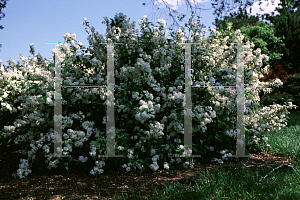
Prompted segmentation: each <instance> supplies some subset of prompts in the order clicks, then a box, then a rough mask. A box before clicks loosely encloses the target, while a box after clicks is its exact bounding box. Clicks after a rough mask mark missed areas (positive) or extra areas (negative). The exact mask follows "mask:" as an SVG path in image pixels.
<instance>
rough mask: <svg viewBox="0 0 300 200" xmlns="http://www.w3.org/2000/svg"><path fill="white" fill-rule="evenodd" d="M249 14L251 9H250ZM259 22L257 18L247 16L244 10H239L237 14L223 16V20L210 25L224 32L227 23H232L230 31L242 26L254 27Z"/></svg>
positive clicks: (216, 20) (217, 20)
mask: <svg viewBox="0 0 300 200" xmlns="http://www.w3.org/2000/svg"><path fill="white" fill-rule="evenodd" d="M250 12H251V9H250ZM258 21H259V17H258V16H254V15H250V16H249V15H248V14H247V10H246V9H242V8H239V12H238V13H230V16H225V17H224V19H222V20H220V19H217V18H216V19H215V22H213V23H212V24H213V25H215V26H216V27H217V30H220V29H223V30H225V29H226V28H227V26H228V23H229V22H231V23H232V26H231V27H232V29H234V30H237V29H240V28H241V27H243V26H247V25H248V24H249V25H250V26H255V25H256V23H257V22H258Z"/></svg>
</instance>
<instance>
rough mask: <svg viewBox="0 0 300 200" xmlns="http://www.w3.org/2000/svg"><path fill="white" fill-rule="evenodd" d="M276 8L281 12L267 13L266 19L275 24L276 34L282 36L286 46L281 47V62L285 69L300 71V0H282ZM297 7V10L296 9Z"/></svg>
mask: <svg viewBox="0 0 300 200" xmlns="http://www.w3.org/2000/svg"><path fill="white" fill-rule="evenodd" d="M279 5H281V6H282V8H279V7H277V8H276V9H275V10H277V11H278V12H279V14H278V15H276V16H274V13H272V16H270V15H266V19H267V20H269V21H270V22H271V23H273V25H274V29H275V35H276V36H277V37H282V38H283V42H284V44H285V46H283V47H281V48H280V53H283V57H282V59H281V63H282V64H283V67H284V68H285V70H286V71H287V72H288V73H289V74H291V73H294V72H295V71H296V73H299V72H300V64H299V63H300V57H299V45H300V8H299V1H296V2H294V1H293V0H281V3H279ZM295 8H297V11H294V9H295Z"/></svg>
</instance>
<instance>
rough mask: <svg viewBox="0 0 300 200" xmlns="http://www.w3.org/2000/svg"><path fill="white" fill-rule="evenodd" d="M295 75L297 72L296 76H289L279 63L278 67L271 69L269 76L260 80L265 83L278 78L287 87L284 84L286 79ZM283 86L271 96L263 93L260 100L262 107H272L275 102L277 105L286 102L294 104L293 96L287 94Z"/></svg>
mask: <svg viewBox="0 0 300 200" xmlns="http://www.w3.org/2000/svg"><path fill="white" fill-rule="evenodd" d="M295 74H296V72H294V74H288V73H287V72H286V71H285V70H284V68H283V67H282V65H280V64H279V62H278V61H277V64H276V66H275V67H274V68H273V69H271V71H270V72H269V73H268V74H267V75H264V77H263V78H260V79H259V80H260V81H263V82H268V81H270V80H273V79H276V78H278V79H280V80H281V81H282V82H283V86H284V85H285V84H284V82H285V80H286V78H287V77H288V76H292V75H295ZM283 86H281V88H276V89H275V90H274V91H273V92H272V93H270V94H265V95H263V93H261V94H260V99H261V102H262V105H264V106H267V105H271V104H273V102H275V103H277V104H283V102H284V101H285V100H289V101H293V102H294V100H293V95H291V94H287V93H285V92H284V91H286V90H285V89H284V87H283Z"/></svg>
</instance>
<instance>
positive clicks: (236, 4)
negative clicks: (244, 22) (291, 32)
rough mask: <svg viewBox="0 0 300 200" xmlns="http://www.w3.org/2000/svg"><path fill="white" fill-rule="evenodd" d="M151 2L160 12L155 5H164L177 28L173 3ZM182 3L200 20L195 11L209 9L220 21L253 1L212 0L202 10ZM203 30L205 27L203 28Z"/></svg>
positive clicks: (187, 1)
mask: <svg viewBox="0 0 300 200" xmlns="http://www.w3.org/2000/svg"><path fill="white" fill-rule="evenodd" d="M262 1H263V0H259V2H260V3H259V5H261V4H262ZM271 1H272V5H274V0H271ZM293 1H294V0H293ZM151 2H152V5H153V6H155V7H157V10H160V7H159V6H158V4H156V3H158V2H159V3H161V4H162V5H164V6H165V7H166V8H167V10H168V12H169V16H171V17H172V19H173V24H172V26H173V25H174V24H176V25H177V29H178V28H179V24H178V21H177V20H176V17H175V16H174V15H178V12H177V11H176V10H175V9H173V8H171V5H170V3H171V4H173V2H174V1H173V0H151ZM168 2H169V3H168ZM176 2H177V5H178V0H177V1H176ZM180 2H181V1H180ZM184 2H185V4H186V7H187V10H188V11H189V9H190V10H191V11H193V12H194V13H196V16H198V17H199V18H201V17H200V14H198V13H197V12H196V10H200V12H201V10H210V9H212V8H214V9H215V10H214V12H213V15H217V19H222V16H223V14H225V15H226V14H228V13H229V12H230V11H231V10H235V9H236V8H242V10H245V9H246V8H247V7H248V6H252V5H253V3H254V1H249V0H246V2H243V1H242V0H230V1H229V2H227V0H213V1H212V2H211V5H212V8H208V9H203V8H199V7H198V5H199V3H197V2H196V1H195V0H184ZM225 3H226V5H228V6H227V8H226V9H225V6H224V4H225ZM298 3H299V2H298ZM142 5H148V4H146V2H144V3H142ZM193 5H194V6H193ZM219 5H220V6H219ZM230 5H232V7H229V6H230ZM295 5H296V4H295ZM200 6H201V5H200ZM217 6H218V8H217ZM260 9H261V10H263V9H262V8H261V7H260ZM250 13H251V11H250ZM181 15H184V14H183V13H181ZM220 16H221V17H220ZM257 16H260V15H259V14H257ZM262 17H264V15H262ZM251 20H253V19H251ZM204 28H205V26H204Z"/></svg>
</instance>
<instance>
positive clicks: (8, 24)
mask: <svg viewBox="0 0 300 200" xmlns="http://www.w3.org/2000/svg"><path fill="white" fill-rule="evenodd" d="M166 1H167V2H168V3H169V4H170V5H171V6H172V8H174V9H177V11H178V13H184V14H188V16H190V11H189V12H188V11H187V7H186V4H185V3H184V1H183V0H182V1H180V0H178V6H176V5H177V0H166ZM144 2H146V5H145V6H143V5H142V3H144ZM196 2H198V3H200V5H199V7H200V8H203V9H209V8H211V9H209V10H201V11H197V13H198V14H200V16H201V17H202V18H201V23H203V24H204V25H205V26H206V28H204V29H203V30H207V31H208V32H207V34H206V37H207V36H208V35H210V31H209V26H210V27H214V26H213V24H212V22H214V19H215V18H216V16H215V15H213V12H214V8H212V6H211V1H199V0H197V1H196ZM230 2H231V3H232V2H233V1H232V0H230ZM258 2H259V1H255V3H254V4H253V5H252V14H253V15H256V13H259V14H263V13H271V12H272V11H274V10H275V7H277V6H278V3H279V0H276V1H274V5H271V1H270V0H269V6H266V4H267V3H268V2H265V1H263V4H261V5H260V6H259V5H258ZM156 3H157V5H161V4H160V2H159V1H157V2H156ZM231 6H232V5H231ZM259 7H262V8H263V9H264V11H263V12H262V11H260V10H259ZM161 8H164V9H163V10H164V11H165V12H164V11H161V9H160V10H157V7H155V6H153V5H152V2H151V1H150V0H106V1H104V0H85V1H82V0H81V1H80V0H63V1H61V0H22V1H20V0H19V1H13V0H9V1H7V5H6V8H5V9H3V10H2V12H3V13H4V14H5V17H4V18H2V19H1V21H0V24H1V25H2V26H3V27H4V29H2V30H0V38H1V39H0V44H2V48H0V50H1V52H0V60H2V61H3V64H4V66H8V62H7V60H9V58H12V60H14V61H16V62H17V61H21V59H20V58H19V54H21V55H22V56H24V57H29V56H30V57H32V55H30V53H29V50H30V48H29V45H30V44H31V43H34V48H35V53H36V54H37V53H40V54H41V55H42V56H43V58H47V59H48V60H50V58H51V57H52V56H53V54H52V52H51V50H52V49H53V48H54V47H55V46H54V44H46V43H51V42H64V39H63V35H64V34H66V33H70V34H71V35H72V34H73V33H76V40H77V41H80V42H82V43H83V44H84V45H85V47H88V41H87V33H86V31H85V26H84V25H82V24H81V22H82V21H83V18H84V17H86V18H87V21H89V22H90V26H93V27H94V28H95V30H96V31H98V33H99V34H103V36H104V35H105V32H106V25H105V24H102V21H104V19H103V17H105V16H106V17H108V19H110V18H114V16H115V14H116V13H119V12H122V13H123V14H125V15H127V18H130V19H131V22H132V21H136V27H135V28H136V29H139V25H138V20H140V19H142V18H143V16H144V15H147V17H148V19H149V21H151V22H153V23H154V25H158V24H157V19H161V18H163V19H164V20H166V23H167V28H168V27H170V26H171V25H172V23H173V20H172V18H171V17H169V16H168V11H167V9H166V7H164V6H162V7H161ZM249 9H250V7H249V8H248V10H247V11H248V12H249ZM275 14H278V12H275ZM195 19H197V18H195ZM187 20H188V17H186V18H184V21H183V22H181V23H179V24H180V25H181V26H184V23H185V22H187ZM175 30H177V28H176V29H175ZM186 36H188V31H187V34H186ZM168 38H170V37H169V36H168Z"/></svg>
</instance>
